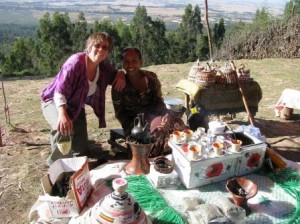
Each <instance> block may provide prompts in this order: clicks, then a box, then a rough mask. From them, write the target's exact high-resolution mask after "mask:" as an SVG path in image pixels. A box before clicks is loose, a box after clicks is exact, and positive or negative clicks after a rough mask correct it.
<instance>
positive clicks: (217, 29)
mask: <svg viewBox="0 0 300 224" xmlns="http://www.w3.org/2000/svg"><path fill="white" fill-rule="evenodd" d="M224 35H225V22H224V19H223V18H221V19H220V20H219V22H218V23H216V24H215V25H214V29H213V40H214V43H215V45H216V47H217V49H219V48H220V47H221V45H222V42H223V38H224Z"/></svg>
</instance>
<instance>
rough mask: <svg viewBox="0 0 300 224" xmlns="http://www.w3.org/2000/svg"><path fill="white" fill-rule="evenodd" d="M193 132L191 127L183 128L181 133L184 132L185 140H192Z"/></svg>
mask: <svg viewBox="0 0 300 224" xmlns="http://www.w3.org/2000/svg"><path fill="white" fill-rule="evenodd" d="M193 133H194V132H193V131H192V130H191V129H185V130H183V134H184V136H185V140H186V141H187V142H188V141H191V140H192V136H193Z"/></svg>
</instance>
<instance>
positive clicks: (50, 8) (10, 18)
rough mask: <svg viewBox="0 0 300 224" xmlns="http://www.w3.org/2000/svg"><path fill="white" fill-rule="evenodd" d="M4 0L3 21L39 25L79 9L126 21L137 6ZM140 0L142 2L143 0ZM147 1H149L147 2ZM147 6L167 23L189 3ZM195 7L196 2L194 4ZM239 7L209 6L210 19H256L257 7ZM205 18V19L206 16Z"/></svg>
mask: <svg viewBox="0 0 300 224" xmlns="http://www.w3.org/2000/svg"><path fill="white" fill-rule="evenodd" d="M1 2H2V1H0V23H16V24H35V23H38V21H39V19H40V18H41V17H42V16H43V15H44V14H45V13H46V12H50V13H53V12H57V11H58V12H68V13H69V15H70V18H71V19H72V20H75V19H76V18H77V16H78V14H79V12H83V13H84V14H85V17H86V19H87V21H88V22H89V23H93V22H94V21H96V20H102V19H110V20H112V21H115V20H116V19H122V20H123V21H124V22H125V23H129V22H130V21H131V18H132V16H133V15H134V12H135V10H136V7H137V3H134V4H133V3H132V2H131V3H130V4H129V3H128V2H126V1H119V0H118V1H111V2H109V1H106V2H105V3H97V1H85V2H84V4H83V3H81V2H79V1H73V2H72V3H70V2H66V1H56V2H55V1H51V2H48V4H46V2H44V3H41V2H39V3H37V2H35V3H32V2H34V1H31V2H30V1H28V2H27V3H24V4H22V5H21V4H18V3H16V2H17V1H11V2H10V3H9V5H7V4H5V3H3V2H2V3H1ZM139 2H140V1H139ZM144 2H146V1H144ZM164 4H166V3H164ZM141 5H145V6H146V8H147V13H148V15H149V16H151V17H152V18H153V19H156V18H160V19H162V20H163V21H164V22H165V23H166V24H168V23H172V22H174V21H177V23H178V22H179V21H180V20H181V18H182V16H183V14H184V9H185V6H186V5H184V4H183V3H181V4H178V3H177V4H175V3H174V4H167V5H163V3H160V2H159V1H154V2H151V3H148V4H143V1H142V2H141ZM198 5H199V6H200V9H201V14H202V16H204V13H205V9H204V6H203V3H202V4H198ZM193 6H195V4H193ZM254 7H255V6H253V7H250V8H249V7H245V6H237V5H234V4H221V5H220V4H219V5H218V6H215V5H211V6H210V5H209V19H210V20H211V21H212V22H215V21H218V20H219V19H220V18H224V19H225V21H226V20H228V21H233V20H243V21H246V22H247V21H250V20H251V19H252V18H253V15H254V14H253V12H255V10H256V8H254ZM203 21H204V18H203Z"/></svg>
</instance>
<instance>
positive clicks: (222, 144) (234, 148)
mask: <svg viewBox="0 0 300 224" xmlns="http://www.w3.org/2000/svg"><path fill="white" fill-rule="evenodd" d="M218 137H220V136H218ZM222 137H223V136H222ZM241 146H242V141H241V140H237V139H232V140H230V141H228V140H221V138H219V139H218V138H217V139H216V141H215V142H213V144H212V152H211V156H212V157H219V156H223V155H225V154H226V153H240V152H241Z"/></svg>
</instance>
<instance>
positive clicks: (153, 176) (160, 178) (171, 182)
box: [147, 164, 180, 188]
mask: <svg viewBox="0 0 300 224" xmlns="http://www.w3.org/2000/svg"><path fill="white" fill-rule="evenodd" d="M147 177H148V178H149V179H150V181H151V183H152V184H153V186H154V187H156V188H172V187H176V186H178V185H180V180H179V179H178V174H177V172H176V171H175V170H173V171H172V172H171V173H168V174H164V173H159V172H157V171H156V170H155V169H154V165H153V164H151V165H150V173H149V174H148V175H147Z"/></svg>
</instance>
